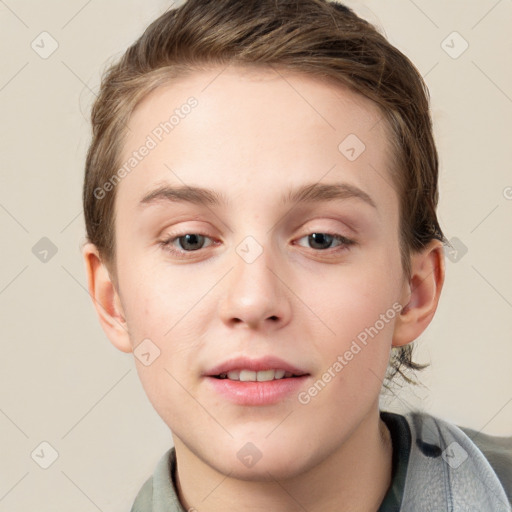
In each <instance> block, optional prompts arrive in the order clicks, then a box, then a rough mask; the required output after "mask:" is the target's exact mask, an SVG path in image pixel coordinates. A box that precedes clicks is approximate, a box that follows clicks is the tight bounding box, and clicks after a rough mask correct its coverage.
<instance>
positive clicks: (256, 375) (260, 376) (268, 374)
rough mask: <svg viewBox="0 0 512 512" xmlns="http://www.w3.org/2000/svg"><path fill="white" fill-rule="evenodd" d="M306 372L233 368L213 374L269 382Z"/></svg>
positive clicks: (214, 376) (244, 380) (236, 379)
mask: <svg viewBox="0 0 512 512" xmlns="http://www.w3.org/2000/svg"><path fill="white" fill-rule="evenodd" d="M303 375H306V374H304V373H299V374H293V373H292V372H288V371H286V370H283V369H278V370H274V369H272V368H269V369H268V370H259V371H253V370H245V369H244V370H231V371H229V372H227V373H226V372H225V373H220V374H219V375H212V377H213V378H215V379H229V380H235V381H241V382H269V381H271V380H281V379H291V378H294V377H302V376H303Z"/></svg>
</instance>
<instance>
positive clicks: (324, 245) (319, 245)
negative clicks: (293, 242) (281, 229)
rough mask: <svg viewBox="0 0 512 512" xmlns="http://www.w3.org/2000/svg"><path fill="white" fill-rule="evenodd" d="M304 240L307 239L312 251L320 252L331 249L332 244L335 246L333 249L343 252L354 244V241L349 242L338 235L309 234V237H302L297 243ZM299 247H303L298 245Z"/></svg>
mask: <svg viewBox="0 0 512 512" xmlns="http://www.w3.org/2000/svg"><path fill="white" fill-rule="evenodd" d="M304 239H307V243H308V244H310V246H311V248H312V249H317V250H320V251H325V250H327V249H331V248H333V244H336V245H335V246H334V248H336V247H339V248H340V249H339V250H343V249H346V248H347V247H348V246H349V245H353V244H354V243H355V242H354V240H349V239H348V238H346V237H344V236H343V235H339V234H337V233H322V232H316V233H311V234H309V235H306V236H303V237H302V238H299V242H300V240H304ZM299 245H300V246H302V247H304V245H302V244H300V243H299Z"/></svg>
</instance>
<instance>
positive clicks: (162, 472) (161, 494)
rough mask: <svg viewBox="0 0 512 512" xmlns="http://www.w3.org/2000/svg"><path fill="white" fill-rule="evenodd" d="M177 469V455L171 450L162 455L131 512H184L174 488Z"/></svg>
mask: <svg viewBox="0 0 512 512" xmlns="http://www.w3.org/2000/svg"><path fill="white" fill-rule="evenodd" d="M175 468H176V454H175V451H174V448H171V449H170V450H168V451H167V452H165V453H164V454H163V455H162V457H161V458H160V460H159V461H158V463H157V465H156V467H155V470H154V472H153V475H152V476H151V477H149V478H148V479H147V480H146V482H145V483H144V485H143V486H142V488H141V489H140V491H139V493H138V494H137V497H136V498H135V501H134V503H133V506H132V508H131V511H130V512H184V510H183V508H182V506H181V504H180V501H179V499H178V495H177V492H176V489H175V487H174V479H173V474H174V471H175Z"/></svg>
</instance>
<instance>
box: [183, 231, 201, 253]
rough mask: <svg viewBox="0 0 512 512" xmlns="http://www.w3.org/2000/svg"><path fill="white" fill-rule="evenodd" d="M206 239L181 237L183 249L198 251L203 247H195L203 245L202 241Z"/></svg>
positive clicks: (190, 236) (199, 236)
mask: <svg viewBox="0 0 512 512" xmlns="http://www.w3.org/2000/svg"><path fill="white" fill-rule="evenodd" d="M202 238H204V237H203V236H202V235H194V234H191V235H185V236H182V237H180V245H181V247H182V249H189V250H192V251H193V250H197V249H200V248H201V247H194V245H196V244H198V243H199V245H201V243H200V242H201V239H202Z"/></svg>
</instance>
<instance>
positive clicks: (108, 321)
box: [82, 243, 132, 352]
mask: <svg viewBox="0 0 512 512" xmlns="http://www.w3.org/2000/svg"><path fill="white" fill-rule="evenodd" d="M82 255H83V258H84V262H85V269H86V273H87V281H88V288H89V295H90V296H91V298H92V301H93V304H94V307H95V309H96V312H97V314H98V318H99V321H100V324H101V327H102V328H103V330H104V331H105V334H106V335H107V337H108V339H109V340H110V342H111V343H112V344H113V345H114V346H115V347H116V348H118V349H119V350H121V351H122V352H131V351H132V346H131V343H130V336H129V332H128V327H127V324H126V319H125V315H124V311H123V307H122V304H121V300H120V297H119V293H118V291H117V290H116V287H115V285H114V283H113V281H112V278H111V276H110V272H109V271H108V268H107V266H106V265H105V263H104V262H103V261H102V260H101V258H100V255H99V252H98V249H97V247H96V246H95V245H94V244H92V243H86V244H85V245H84V246H83V248H82Z"/></svg>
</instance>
